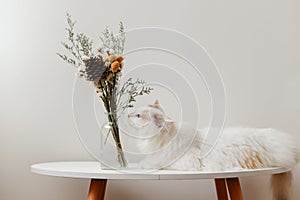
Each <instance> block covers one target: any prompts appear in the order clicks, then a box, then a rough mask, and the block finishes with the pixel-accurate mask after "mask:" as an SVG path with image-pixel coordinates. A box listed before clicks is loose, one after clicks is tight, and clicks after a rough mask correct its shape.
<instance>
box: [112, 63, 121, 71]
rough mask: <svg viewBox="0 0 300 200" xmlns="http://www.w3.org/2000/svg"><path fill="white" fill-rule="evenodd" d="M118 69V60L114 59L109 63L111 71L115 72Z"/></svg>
mask: <svg viewBox="0 0 300 200" xmlns="http://www.w3.org/2000/svg"><path fill="white" fill-rule="evenodd" d="M119 69H120V63H119V62H118V61H114V62H113V63H111V71H113V72H117V71H118V70H119Z"/></svg>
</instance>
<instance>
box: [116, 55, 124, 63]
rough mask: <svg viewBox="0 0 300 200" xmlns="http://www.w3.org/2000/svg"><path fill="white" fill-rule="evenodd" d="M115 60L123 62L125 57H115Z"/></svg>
mask: <svg viewBox="0 0 300 200" xmlns="http://www.w3.org/2000/svg"><path fill="white" fill-rule="evenodd" d="M115 60H116V61H118V62H119V63H121V62H122V61H123V60H124V58H123V57H122V56H118V57H116V58H115Z"/></svg>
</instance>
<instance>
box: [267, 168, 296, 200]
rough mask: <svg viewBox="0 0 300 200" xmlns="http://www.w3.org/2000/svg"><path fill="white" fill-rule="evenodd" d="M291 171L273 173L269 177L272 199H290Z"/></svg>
mask: <svg viewBox="0 0 300 200" xmlns="http://www.w3.org/2000/svg"><path fill="white" fill-rule="evenodd" d="M292 178H293V176H292V172H291V171H288V172H283V173H280V174H273V175H272V177H271V189H272V192H273V199H274V200H290V199H291V192H292V191H291V188H292V187H291V186H292Z"/></svg>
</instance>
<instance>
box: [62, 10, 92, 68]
mask: <svg viewBox="0 0 300 200" xmlns="http://www.w3.org/2000/svg"><path fill="white" fill-rule="evenodd" d="M67 23H68V27H67V28H66V30H67V32H68V40H69V43H65V42H61V44H62V45H63V46H64V47H65V49H66V50H67V51H69V52H70V53H71V55H72V56H73V58H72V57H68V56H67V55H65V54H60V53H57V55H58V56H59V57H61V58H62V59H63V60H64V61H66V62H67V63H69V64H71V65H74V66H76V67H79V66H83V65H84V63H83V57H84V56H86V57H91V56H93V53H92V49H93V47H92V46H93V41H92V40H91V39H89V37H87V36H86V35H85V34H84V33H79V34H75V33H74V26H75V24H76V22H75V21H73V20H72V19H71V15H70V14H67Z"/></svg>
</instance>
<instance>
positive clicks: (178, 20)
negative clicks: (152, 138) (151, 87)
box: [0, 0, 300, 200]
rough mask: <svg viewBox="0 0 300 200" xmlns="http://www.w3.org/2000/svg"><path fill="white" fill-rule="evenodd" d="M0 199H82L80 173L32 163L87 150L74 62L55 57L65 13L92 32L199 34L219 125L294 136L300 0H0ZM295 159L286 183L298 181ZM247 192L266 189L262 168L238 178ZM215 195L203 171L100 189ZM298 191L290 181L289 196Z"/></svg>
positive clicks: (299, 107)
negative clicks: (77, 109) (223, 105)
mask: <svg viewBox="0 0 300 200" xmlns="http://www.w3.org/2000/svg"><path fill="white" fill-rule="evenodd" d="M0 5H1V6H0V67H1V71H0V91H1V100H0V102H1V104H0V159H1V161H0V199H1V200H2V199H3V200H13V199H30V200H38V199H43V200H53V199H55V200H59V199H74V200H79V199H85V197H86V193H87V190H88V180H76V179H65V178H54V177H47V176H39V175H35V174H31V173H30V165H31V164H33V163H37V162H44V161H60V160H90V159H91V157H90V156H89V155H88V154H87V152H86V151H85V150H84V148H83V147H82V146H81V144H80V141H79V139H78V137H77V134H76V132H75V129H74V125H73V121H72V110H71V95H72V90H71V88H72V84H73V79H74V77H73V75H72V74H73V73H74V69H73V68H72V67H68V66H66V65H65V64H64V63H62V62H61V61H60V60H59V59H57V57H56V55H55V52H57V51H60V50H61V47H60V45H59V41H62V40H64V39H65V32H64V31H63V29H64V27H65V13H66V11H68V12H70V13H71V14H72V15H73V17H74V18H76V19H77V21H78V29H79V30H82V31H85V32H87V33H89V35H91V36H93V37H94V38H96V36H97V34H98V33H99V31H101V30H102V29H103V27H105V25H108V26H110V27H114V26H115V25H116V24H118V22H119V21H120V20H123V21H124V22H125V23H126V26H127V28H128V29H130V28H136V27H140V26H161V27H167V28H171V29H176V30H179V31H181V32H184V33H186V34H188V35H190V36H191V37H193V38H195V39H196V40H197V41H199V42H200V43H201V44H202V45H203V46H205V47H206V49H207V50H208V51H209V52H210V54H211V56H212V57H213V58H214V60H215V62H216V63H217V65H218V66H219V69H220V72H221V74H222V76H223V79H224V83H225V86H226V91H227V121H226V125H227V126H232V125H241V126H256V127H274V128H278V129H281V130H285V131H287V132H290V133H291V134H293V135H294V136H295V138H296V139H297V141H300V134H299V131H300V128H299V123H300V120H299V114H300V104H299V102H300V94H299V89H300V68H299V64H300V57H299V56H298V54H299V52H300V37H299V35H300V22H299V17H300V14H299V9H300V3H299V1H296V0H287V1H274V0H273V1H271V0H253V1H237V0H236V1H235V0H228V1H216V0H211V1H196V0H195V1H169V0H168V1H158V0H152V1H58V0H53V1H33V0H27V1H25V0H24V1H21V0H11V1H4V0H1V1H0ZM299 179H300V167H299V166H297V167H296V168H295V176H294V188H299V187H300V180H299ZM242 185H243V188H244V194H245V199H249V200H250V199H257V200H265V199H270V192H269V186H268V177H267V176H266V177H251V178H243V179H242ZM121 198H122V199H130V200H135V199H145V200H154V199H174V200H181V199H189V200H193V199H195V200H196V199H214V198H215V194H214V188H213V182H212V181H211V180H201V181H172V182H168V181H166V182H164V181H161V182H154V181H111V182H109V185H108V191H107V199H110V200H114V199H116V200H117V199H121ZM299 198H300V191H299V190H294V199H299Z"/></svg>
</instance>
